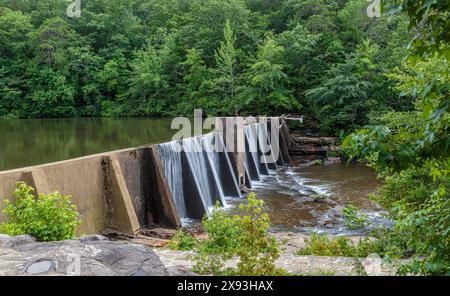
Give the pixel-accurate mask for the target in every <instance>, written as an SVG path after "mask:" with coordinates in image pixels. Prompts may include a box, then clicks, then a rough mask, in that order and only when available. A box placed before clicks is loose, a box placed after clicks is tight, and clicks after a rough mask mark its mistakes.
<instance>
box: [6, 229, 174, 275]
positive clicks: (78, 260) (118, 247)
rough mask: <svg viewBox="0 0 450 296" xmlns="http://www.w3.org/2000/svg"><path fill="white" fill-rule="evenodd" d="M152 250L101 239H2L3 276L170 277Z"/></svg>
mask: <svg viewBox="0 0 450 296" xmlns="http://www.w3.org/2000/svg"><path fill="white" fill-rule="evenodd" d="M173 273H174V272H173V271H170V272H169V271H168V270H167V269H166V268H165V266H164V265H163V263H162V262H161V260H160V259H159V256H158V255H157V254H156V253H155V252H154V251H153V250H152V249H151V248H149V247H147V246H143V245H139V244H131V243H126V242H119V241H109V240H107V239H106V238H104V237H101V236H89V237H85V238H82V239H79V240H68V241H60V242H51V243H41V242H36V241H35V240H34V238H32V237H30V236H17V237H7V236H0V275H14V276H15V275H19V276H20V275H22V276H25V275H81V276H97V275H102V276H104V275H106V276H166V275H170V274H173Z"/></svg>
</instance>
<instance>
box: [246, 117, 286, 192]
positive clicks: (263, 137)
mask: <svg viewBox="0 0 450 296" xmlns="http://www.w3.org/2000/svg"><path fill="white" fill-rule="evenodd" d="M244 135H245V154H244V165H245V172H246V175H247V178H249V179H250V180H249V182H247V184H248V185H250V186H251V181H260V180H261V176H263V175H268V174H269V172H270V170H276V169H277V168H278V165H283V164H284V161H283V159H282V155H281V154H279V156H278V159H275V158H274V156H273V154H272V151H273V147H275V146H278V145H279V144H278V143H277V142H275V143H271V141H272V138H271V137H270V132H269V131H268V128H267V125H266V124H263V123H255V124H250V125H246V126H244ZM274 140H275V141H276V138H274ZM263 156H265V157H266V158H267V160H266V162H263V161H262V157H263Z"/></svg>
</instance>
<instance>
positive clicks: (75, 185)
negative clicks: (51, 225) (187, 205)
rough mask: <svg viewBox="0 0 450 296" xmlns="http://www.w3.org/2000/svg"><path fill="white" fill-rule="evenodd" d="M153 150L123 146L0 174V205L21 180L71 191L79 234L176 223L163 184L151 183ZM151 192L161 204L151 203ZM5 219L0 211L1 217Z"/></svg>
mask: <svg viewBox="0 0 450 296" xmlns="http://www.w3.org/2000/svg"><path fill="white" fill-rule="evenodd" d="M152 149H153V147H150V146H149V147H141V148H132V149H125V150H120V151H114V152H109V153H102V154H97V155H92V156H87V157H82V158H77V159H72V160H67V161H62V162H56V163H51V164H46V165H41V166H35V167H29V168H22V169H17V170H11V171H4V172H0V203H2V204H3V202H2V201H3V200H4V199H6V198H8V199H10V200H14V198H13V194H12V193H13V190H14V186H15V183H16V182H19V181H24V182H26V183H27V184H28V185H31V186H33V187H35V188H36V191H37V193H49V192H54V191H58V192H60V193H61V194H63V195H71V196H72V201H73V203H74V204H76V205H77V207H78V211H79V212H80V214H81V218H82V219H83V223H82V224H81V225H80V226H79V228H78V229H77V233H78V234H94V233H99V232H102V231H104V230H107V229H111V230H113V231H117V232H123V233H127V234H130V235H132V234H135V233H136V232H137V231H138V230H139V228H141V227H145V226H146V225H147V224H148V223H157V224H163V225H168V226H174V227H178V226H180V224H181V223H180V222H179V219H178V217H177V215H176V212H174V211H176V210H174V208H173V202H172V201H170V200H168V199H171V196H168V195H164V194H161V190H162V189H161V188H163V187H164V186H159V187H158V186H157V183H155V182H153V181H152V179H153V178H156V175H155V173H154V172H155V171H157V170H156V169H154V168H153V163H154V162H152V160H151V159H150V157H151V151H152ZM162 178H164V177H163V176H159V179H160V180H161V181H160V182H163V180H162ZM155 196H159V205H161V206H160V207H156V206H154V202H153V201H154V200H155ZM161 209H163V210H161ZM149 217H156V219H150V218H149ZM5 218H6V217H4V215H3V214H0V221H5Z"/></svg>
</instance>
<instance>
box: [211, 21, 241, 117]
mask: <svg viewBox="0 0 450 296" xmlns="http://www.w3.org/2000/svg"><path fill="white" fill-rule="evenodd" d="M223 36H224V40H223V41H221V42H220V47H219V49H218V50H217V51H216V68H215V71H214V72H215V75H216V77H217V78H216V81H215V83H216V84H218V85H220V86H221V92H223V93H224V94H226V95H228V96H229V97H230V99H231V101H234V97H235V95H236V62H237V61H236V49H235V48H234V35H233V29H232V28H231V23H230V21H229V20H227V21H226V22H225V26H224V29H223ZM237 111H238V110H237V109H236V110H235V112H237Z"/></svg>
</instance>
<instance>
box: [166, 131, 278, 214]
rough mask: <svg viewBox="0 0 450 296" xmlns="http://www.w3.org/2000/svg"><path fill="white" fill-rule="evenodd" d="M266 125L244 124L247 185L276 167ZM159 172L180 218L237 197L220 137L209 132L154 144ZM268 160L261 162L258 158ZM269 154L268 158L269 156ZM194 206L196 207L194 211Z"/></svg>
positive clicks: (205, 210)
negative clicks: (155, 145) (159, 161)
mask: <svg viewBox="0 0 450 296" xmlns="http://www.w3.org/2000/svg"><path fill="white" fill-rule="evenodd" d="M269 135H270V134H269V132H268V130H267V125H265V124H262V123H255V124H250V125H246V126H244V138H245V151H244V152H243V154H244V167H245V173H246V178H247V179H248V180H247V186H248V187H251V181H259V180H261V176H263V175H268V174H269V172H270V170H276V169H277V160H276V159H273V157H272V156H271V153H272V148H273V147H272V144H271V139H270V138H269ZM157 149H158V151H159V155H160V157H161V162H162V166H163V171H164V174H165V176H166V179H167V183H168V185H169V188H170V190H171V192H172V195H173V199H174V202H175V205H176V207H177V210H178V214H179V215H180V217H181V218H182V219H198V218H201V216H202V215H204V214H207V215H209V214H211V209H212V208H213V207H214V205H215V204H216V203H217V202H219V203H220V204H221V205H222V206H227V198H228V197H240V196H241V194H240V189H239V185H238V181H237V177H236V174H235V171H234V169H233V166H232V163H231V160H230V158H229V155H228V151H227V149H226V147H225V144H224V141H223V139H222V136H221V135H220V134H219V133H217V132H212V133H209V134H206V135H203V136H196V137H193V138H188V139H183V140H179V141H173V142H170V143H164V144H160V145H157ZM263 156H266V157H269V158H268V160H269V161H266V162H264V161H262V157H263ZM270 157H272V159H271V158H270ZM193 207H194V208H197V210H194V209H193Z"/></svg>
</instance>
